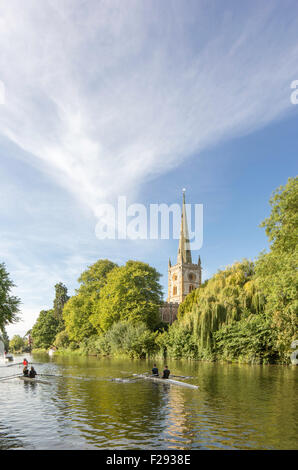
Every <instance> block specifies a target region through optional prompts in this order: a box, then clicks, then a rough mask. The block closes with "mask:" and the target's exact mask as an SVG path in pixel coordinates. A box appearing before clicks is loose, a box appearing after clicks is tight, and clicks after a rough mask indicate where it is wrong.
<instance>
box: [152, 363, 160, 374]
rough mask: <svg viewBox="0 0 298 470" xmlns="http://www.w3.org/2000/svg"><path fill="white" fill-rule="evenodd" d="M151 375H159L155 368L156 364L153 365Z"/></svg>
mask: <svg viewBox="0 0 298 470" xmlns="http://www.w3.org/2000/svg"><path fill="white" fill-rule="evenodd" d="M152 375H159V374H158V368H157V367H156V364H153V368H152Z"/></svg>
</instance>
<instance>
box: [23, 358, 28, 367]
mask: <svg viewBox="0 0 298 470" xmlns="http://www.w3.org/2000/svg"><path fill="white" fill-rule="evenodd" d="M23 366H24V367H25V366H28V361H27V359H26V358H25V359H24V360H23Z"/></svg>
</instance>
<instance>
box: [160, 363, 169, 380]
mask: <svg viewBox="0 0 298 470" xmlns="http://www.w3.org/2000/svg"><path fill="white" fill-rule="evenodd" d="M169 376H170V370H169V368H168V366H165V368H164V371H163V376H162V378H163V379H168V378H169Z"/></svg>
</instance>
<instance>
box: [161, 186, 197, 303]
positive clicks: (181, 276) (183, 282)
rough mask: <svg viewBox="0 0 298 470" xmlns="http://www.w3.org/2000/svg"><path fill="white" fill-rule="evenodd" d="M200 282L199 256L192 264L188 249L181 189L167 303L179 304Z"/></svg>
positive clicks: (169, 267)
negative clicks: (175, 249) (173, 259)
mask: <svg viewBox="0 0 298 470" xmlns="http://www.w3.org/2000/svg"><path fill="white" fill-rule="evenodd" d="M201 282H202V266H201V258H200V256H199V259H198V263H197V264H193V262H192V257H191V250H190V242H189V234H188V227H187V218H186V206H185V190H183V201H182V213H181V229H180V240H179V248H178V256H177V264H175V265H174V266H172V264H171V260H169V266H168V298H167V302H168V303H177V304H180V303H181V302H183V300H184V299H185V297H186V296H187V294H189V293H190V292H191V291H192V290H193V289H196V288H197V287H199V286H200V285H201Z"/></svg>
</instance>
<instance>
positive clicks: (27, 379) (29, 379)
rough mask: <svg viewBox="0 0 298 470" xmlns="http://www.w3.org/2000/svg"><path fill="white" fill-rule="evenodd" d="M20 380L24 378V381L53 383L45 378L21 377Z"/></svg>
mask: <svg viewBox="0 0 298 470" xmlns="http://www.w3.org/2000/svg"><path fill="white" fill-rule="evenodd" d="M19 379H20V380H24V382H31V383H40V384H47V385H49V384H51V382H46V381H45V380H39V379H33V378H32V377H19Z"/></svg>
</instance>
